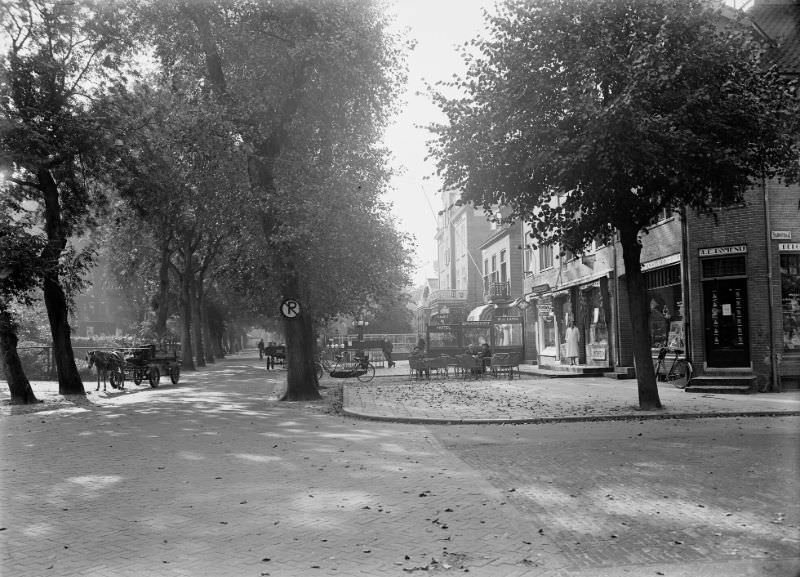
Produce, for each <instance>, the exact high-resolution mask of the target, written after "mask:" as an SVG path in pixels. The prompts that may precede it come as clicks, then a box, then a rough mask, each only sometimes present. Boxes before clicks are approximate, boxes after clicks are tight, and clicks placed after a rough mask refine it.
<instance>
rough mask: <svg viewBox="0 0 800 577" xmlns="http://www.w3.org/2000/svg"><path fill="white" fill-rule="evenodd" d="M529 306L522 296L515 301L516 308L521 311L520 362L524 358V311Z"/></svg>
mask: <svg viewBox="0 0 800 577" xmlns="http://www.w3.org/2000/svg"><path fill="white" fill-rule="evenodd" d="M530 306H531V303H529V302H528V301H527V300H525V299H524V298H521V299H519V300H518V301H517V308H518V309H519V310H521V311H522V357H523V358H522V359H521V361H522V362H524V358H525V311H526V310H527V309H528V307H530Z"/></svg>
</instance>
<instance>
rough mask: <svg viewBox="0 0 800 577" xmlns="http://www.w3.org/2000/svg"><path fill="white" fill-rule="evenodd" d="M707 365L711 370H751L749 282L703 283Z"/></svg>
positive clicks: (743, 280)
mask: <svg viewBox="0 0 800 577" xmlns="http://www.w3.org/2000/svg"><path fill="white" fill-rule="evenodd" d="M703 313H704V314H703V316H704V318H705V337H706V339H705V340H706V362H707V364H708V366H709V367H749V366H750V341H749V334H750V331H749V328H748V326H747V279H730V280H712V281H706V282H704V283H703Z"/></svg>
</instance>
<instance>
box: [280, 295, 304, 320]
mask: <svg viewBox="0 0 800 577" xmlns="http://www.w3.org/2000/svg"><path fill="white" fill-rule="evenodd" d="M281 314H282V315H283V316H285V317H286V318H287V319H293V318H295V317H296V316H297V315H299V314H300V301H298V300H295V299H286V300H285V301H283V302H282V303H281Z"/></svg>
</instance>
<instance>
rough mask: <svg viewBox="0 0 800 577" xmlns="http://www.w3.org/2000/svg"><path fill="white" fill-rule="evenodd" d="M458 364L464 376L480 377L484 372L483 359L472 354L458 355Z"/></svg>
mask: <svg viewBox="0 0 800 577" xmlns="http://www.w3.org/2000/svg"><path fill="white" fill-rule="evenodd" d="M458 360H459V364H460V366H461V370H462V371H463V373H464V376H465V377H466V378H475V379H478V378H482V377H483V373H484V372H485V370H484V367H483V359H482V358H480V357H473V356H472V355H459V356H458Z"/></svg>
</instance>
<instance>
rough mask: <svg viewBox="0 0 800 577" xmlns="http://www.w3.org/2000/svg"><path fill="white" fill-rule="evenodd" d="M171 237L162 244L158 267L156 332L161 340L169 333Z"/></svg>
mask: <svg viewBox="0 0 800 577" xmlns="http://www.w3.org/2000/svg"><path fill="white" fill-rule="evenodd" d="M169 243H170V238H169V237H167V238H166V239H164V240H163V241H162V245H161V262H160V263H159V267H158V310H157V311H156V326H155V329H154V330H155V333H156V335H158V338H159V340H161V339H163V338H164V336H165V335H166V334H167V318H168V317H169V307H168V306H167V303H168V302H169V264H170V263H169V257H170V254H171V253H170V250H169Z"/></svg>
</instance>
